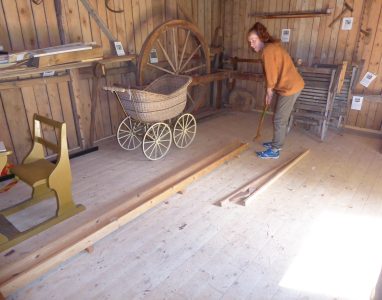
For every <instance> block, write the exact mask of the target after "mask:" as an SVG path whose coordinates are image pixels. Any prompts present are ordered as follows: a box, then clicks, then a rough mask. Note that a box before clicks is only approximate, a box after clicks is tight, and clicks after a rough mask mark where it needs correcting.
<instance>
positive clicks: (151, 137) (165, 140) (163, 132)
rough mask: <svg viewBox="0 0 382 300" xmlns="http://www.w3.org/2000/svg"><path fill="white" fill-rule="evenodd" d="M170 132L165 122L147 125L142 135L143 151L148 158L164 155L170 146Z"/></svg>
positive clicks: (154, 158) (156, 158)
mask: <svg viewBox="0 0 382 300" xmlns="http://www.w3.org/2000/svg"><path fill="white" fill-rule="evenodd" d="M171 142H172V134H171V129H170V126H168V125H167V124H166V123H155V124H153V125H151V126H150V127H149V129H148V130H147V131H146V133H145V136H144V137H143V153H144V154H145V156H146V157H147V158H148V159H150V160H158V159H161V158H162V157H164V156H165V155H166V154H167V152H168V150H169V149H170V147H171Z"/></svg>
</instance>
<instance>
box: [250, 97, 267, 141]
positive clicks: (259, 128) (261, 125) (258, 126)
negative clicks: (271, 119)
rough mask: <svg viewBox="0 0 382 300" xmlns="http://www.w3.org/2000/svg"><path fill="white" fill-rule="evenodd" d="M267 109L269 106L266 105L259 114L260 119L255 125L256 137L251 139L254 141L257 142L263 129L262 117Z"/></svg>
mask: <svg viewBox="0 0 382 300" xmlns="http://www.w3.org/2000/svg"><path fill="white" fill-rule="evenodd" d="M268 107H269V105H268V104H266V105H265V106H264V109H263V112H262V113H261V117H260V120H259V125H257V131H256V135H255V136H254V137H253V140H254V141H255V140H257V139H258V138H259V137H261V129H262V128H263V122H264V117H265V113H266V112H267V110H268Z"/></svg>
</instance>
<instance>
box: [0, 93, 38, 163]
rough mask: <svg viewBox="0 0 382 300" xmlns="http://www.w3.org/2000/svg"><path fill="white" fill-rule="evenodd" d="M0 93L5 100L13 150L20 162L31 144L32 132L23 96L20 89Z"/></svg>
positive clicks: (4, 104)
mask: <svg viewBox="0 0 382 300" xmlns="http://www.w3.org/2000/svg"><path fill="white" fill-rule="evenodd" d="M0 95H1V98H2V100H3V106H4V111H5V115H6V118H7V122H8V128H9V132H10V134H11V136H12V141H13V146H14V148H13V151H14V153H15V154H16V158H17V161H18V162H19V163H20V162H21V161H22V159H23V158H24V157H25V155H26V154H27V152H28V151H29V149H30V146H31V134H30V132H29V126H28V122H27V118H26V115H25V108H24V103H23V98H22V95H21V92H20V90H3V91H1V93H0Z"/></svg>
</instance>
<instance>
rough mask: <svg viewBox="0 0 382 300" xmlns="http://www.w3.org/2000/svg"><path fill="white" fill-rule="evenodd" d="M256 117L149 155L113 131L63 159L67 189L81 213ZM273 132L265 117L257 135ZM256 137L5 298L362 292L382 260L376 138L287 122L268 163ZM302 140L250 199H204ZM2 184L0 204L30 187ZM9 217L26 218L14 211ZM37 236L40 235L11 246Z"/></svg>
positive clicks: (212, 125)
mask: <svg viewBox="0 0 382 300" xmlns="http://www.w3.org/2000/svg"><path fill="white" fill-rule="evenodd" d="M256 121H257V115H256V114H251V113H230V114H226V115H223V116H219V117H215V118H212V119H209V120H205V121H203V122H202V123H200V124H199V132H198V135H197V138H196V140H195V142H194V144H193V145H192V146H191V147H190V148H189V149H185V150H177V149H175V148H174V147H173V148H172V149H171V151H170V152H169V154H168V156H167V157H166V158H165V159H164V160H162V161H159V162H154V163H152V162H147V161H146V159H145V158H144V156H143V154H141V153H140V152H139V151H136V152H134V153H126V152H124V151H122V150H119V148H118V147H117V143H116V142H114V141H111V142H109V143H106V144H104V145H101V147H100V151H98V152H96V153H92V154H89V155H86V156H84V157H81V158H77V159H75V160H73V161H72V162H71V163H72V169H73V176H74V179H75V184H74V188H73V190H74V196H75V199H77V201H78V202H80V203H83V204H85V205H86V206H87V207H88V210H87V212H89V211H90V212H91V211H92V210H96V209H99V208H100V207H102V205H103V203H105V202H108V201H113V199H114V198H118V197H120V196H121V195H123V194H124V193H128V192H129V190H131V189H132V188H135V187H137V186H139V185H141V184H143V183H144V182H148V181H150V180H151V179H153V178H155V177H156V176H160V175H161V174H164V173H165V172H166V171H168V170H170V169H171V168H173V167H176V166H179V165H182V163H184V161H186V160H187V157H191V156H196V155H199V154H202V153H203V151H207V152H208V150H209V149H218V148H219V146H221V145H224V144H225V143H228V142H229V141H230V140H233V139H235V138H237V137H238V138H240V139H243V140H247V141H248V140H250V139H251V137H252V135H253V134H254V132H255V128H256ZM270 136H271V126H270V119H268V120H267V123H266V124H265V132H264V137H270ZM259 145H260V144H259V142H256V143H253V144H252V146H251V149H250V150H249V151H247V152H245V153H244V154H243V155H241V156H240V158H238V159H235V160H233V161H231V162H229V163H228V164H226V165H224V166H222V167H220V168H219V169H217V170H216V171H214V172H212V173H210V174H209V175H207V176H206V177H203V178H202V179H200V180H198V181H197V182H196V183H194V184H192V185H191V186H190V187H189V188H188V189H187V190H186V191H185V193H184V194H183V195H175V196H173V197H171V198H169V199H168V201H166V202H164V203H162V204H160V205H158V206H157V207H155V208H154V209H152V210H150V211H149V212H147V213H145V214H144V215H142V216H140V217H139V218H137V219H135V220H134V221H132V222H131V223H129V224H127V225H126V226H124V227H123V228H121V229H119V230H118V231H116V232H115V233H113V234H111V235H109V236H108V237H106V238H104V239H103V240H101V241H100V242H98V243H96V244H95V250H94V252H93V253H92V254H87V253H81V254H79V255H77V256H75V257H73V258H71V259H70V260H68V261H67V262H66V263H64V264H62V265H61V266H60V267H58V268H56V269H54V270H52V271H50V272H49V273H47V274H46V275H45V276H43V277H42V278H40V279H39V280H36V281H35V282H33V283H32V284H30V285H28V286H26V287H25V288H23V289H20V290H19V291H18V292H16V293H15V294H14V295H12V296H11V297H10V299H333V298H336V299H351V298H354V299H368V298H369V296H370V293H371V287H372V286H373V283H374V284H375V281H376V279H377V278H378V276H379V272H380V271H381V267H382V257H381V255H380V253H382V242H381V239H380V236H381V234H382V185H381V182H382V157H381V154H380V153H379V152H378V150H379V147H380V140H378V139H376V138H373V137H361V136H356V135H351V134H346V135H343V136H340V135H338V134H336V133H334V132H329V135H328V140H327V141H326V142H325V143H320V142H318V140H317V139H314V138H312V137H311V136H309V135H308V134H306V132H304V131H303V130H301V129H298V128H296V129H294V130H292V132H291V133H290V135H289V136H288V140H287V144H286V145H285V150H283V152H282V156H281V157H280V159H279V160H271V161H264V160H259V159H257V158H256V157H255V156H254V154H253V150H255V149H261V147H260V146H259ZM306 148H310V149H311V152H310V154H309V156H308V157H307V158H305V159H303V160H302V161H301V162H300V163H299V164H298V165H296V166H295V167H294V168H293V169H291V170H290V171H289V172H288V173H287V174H286V175H285V176H283V177H282V178H280V179H279V180H278V181H277V182H276V183H275V184H274V185H272V186H271V187H270V188H269V189H268V190H267V192H264V193H262V194H261V195H259V196H258V198H257V199H256V200H254V201H253V202H252V203H251V205H250V206H248V207H241V206H234V205H231V206H229V207H227V208H221V207H217V206H215V205H213V203H215V202H216V201H217V200H219V199H221V198H222V197H224V196H225V195H227V194H229V193H230V192H232V191H233V190H235V189H236V188H238V187H240V186H241V185H242V184H244V183H245V182H247V181H248V180H250V179H252V178H254V177H256V176H257V175H260V174H261V173H263V172H265V171H267V170H269V169H270V168H272V167H274V166H276V165H277V164H279V163H280V162H281V161H284V160H287V159H289V158H291V157H292V156H293V155H296V154H297V153H299V152H301V151H302V150H303V149H306ZM11 192H12V193H13V194H9V195H8V196H7V197H8V198H7V197H5V196H3V195H4V194H3V195H1V196H0V197H2V198H3V199H2V200H1V203H0V204H1V205H2V206H6V204H7V203H10V202H12V201H13V198H14V197H15V196H19V194H22V193H26V194H28V191H27V190H26V189H25V188H23V187H22V186H21V185H18V186H17V187H16V188H15V189H14V190H13V191H11ZM44 207H45V208H46V207H50V208H51V209H54V206H53V205H51V204H49V203H46V204H44ZM34 214H35V215H38V214H40V216H39V217H40V218H41V219H43V218H46V213H39V211H37V210H35V211H34ZM76 217H81V215H78V216H76ZM21 220H24V221H21ZM14 221H15V222H19V224H20V225H19V226H20V227H22V226H29V224H28V222H26V221H25V218H21V216H18V217H17V218H16V217H15V220H14ZM50 238H52V237H50ZM36 242H43V237H41V238H40V240H39V238H38V237H36V238H34V239H33V241H32V240H31V241H27V242H25V243H23V244H24V245H20V249H26V247H28V246H29V245H30V246H32V245H33V243H36ZM21 246H23V247H21ZM378 253H379V254H378ZM377 254H378V255H377ZM13 259H17V257H16V256H15V258H13ZM9 260H10V259H8V260H4V259H3V258H2V259H0V263H8V262H9ZM296 278H297V279H296ZM294 279H296V280H294ZM366 279H367V280H366ZM360 297H361V298H360ZM362 297H364V298H362Z"/></svg>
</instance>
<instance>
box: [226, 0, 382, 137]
mask: <svg viewBox="0 0 382 300" xmlns="http://www.w3.org/2000/svg"><path fill="white" fill-rule="evenodd" d="M346 2H347V3H348V4H349V5H350V6H351V7H353V12H352V13H351V12H347V13H346V14H345V15H344V16H346V17H350V16H352V17H353V18H354V24H353V29H352V30H350V31H344V30H341V29H340V26H341V22H336V23H335V24H334V25H333V26H332V27H331V28H329V27H328V25H329V24H330V22H331V21H332V20H333V18H334V17H335V16H337V15H338V14H339V13H340V12H341V11H342V9H343V8H344V3H345V1H344V0H270V1H262V0H240V1H239V0H225V1H224V11H223V13H224V22H223V24H224V29H223V32H224V47H225V51H226V54H227V55H229V56H238V57H241V58H257V54H255V53H253V52H252V51H251V50H250V48H249V47H248V43H247V40H246V33H247V31H248V29H249V28H250V27H251V26H252V25H253V24H254V23H255V22H257V21H260V22H263V23H264V24H265V26H267V28H268V30H269V32H270V33H271V34H272V35H273V36H275V37H277V38H280V33H281V29H283V28H290V29H291V40H290V42H289V43H284V47H285V48H286V49H287V50H288V51H289V53H290V54H291V56H292V57H293V59H294V60H295V61H297V59H301V60H302V62H303V64H304V65H312V64H314V63H323V64H338V63H341V62H342V61H343V60H346V61H348V62H355V63H357V62H359V61H361V60H365V63H364V67H363V69H362V71H361V74H360V75H361V77H360V78H362V77H363V76H364V74H365V73H366V72H367V71H370V72H373V73H375V74H377V75H378V77H377V79H376V80H375V81H374V82H373V83H372V84H371V85H370V86H369V87H368V88H367V89H365V88H363V87H362V86H361V85H359V84H358V85H357V86H356V91H357V92H360V93H365V94H381V91H382V51H381V47H382V43H381V41H382V13H381V10H382V0H346ZM326 8H333V9H334V12H333V13H332V14H331V15H330V16H328V17H323V18H306V19H260V18H255V17H249V16H248V14H249V13H251V12H252V13H255V12H267V13H271V12H288V11H306V10H322V9H326ZM360 28H362V29H364V30H366V29H367V28H370V29H371V36H370V37H369V39H365V37H364V35H362V34H360V33H359V29H360ZM240 68H241V69H242V70H244V71H247V70H248V71H251V70H253V71H261V69H260V67H259V66H253V65H246V64H242V65H241V66H240ZM238 86H239V87H241V88H245V89H248V90H249V91H251V92H252V93H253V94H255V95H256V99H257V100H256V108H261V107H262V101H263V97H264V93H263V91H264V86H263V84H261V83H250V82H239V83H238ZM381 99H382V98H381ZM348 125H351V126H356V127H361V128H368V129H374V130H381V129H382V128H381V126H382V101H378V100H377V101H375V100H374V101H373V100H370V101H369V100H367V99H365V101H364V104H363V106H362V110H361V111H355V110H349V116H348Z"/></svg>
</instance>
